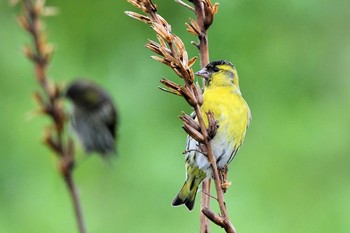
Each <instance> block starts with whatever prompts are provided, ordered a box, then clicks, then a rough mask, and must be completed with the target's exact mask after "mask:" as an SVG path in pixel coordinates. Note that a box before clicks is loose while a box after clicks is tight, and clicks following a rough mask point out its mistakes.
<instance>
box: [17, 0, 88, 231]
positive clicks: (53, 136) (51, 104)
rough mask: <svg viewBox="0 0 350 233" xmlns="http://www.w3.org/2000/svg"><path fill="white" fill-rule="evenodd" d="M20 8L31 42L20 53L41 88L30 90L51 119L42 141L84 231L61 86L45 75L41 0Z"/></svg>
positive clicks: (47, 49) (47, 53)
mask: <svg viewBox="0 0 350 233" xmlns="http://www.w3.org/2000/svg"><path fill="white" fill-rule="evenodd" d="M22 4H23V10H22V14H21V15H20V16H19V17H18V21H19V23H20V25H21V26H22V27H23V29H24V30H26V31H27V32H28V33H29V35H30V36H31V38H32V44H33V45H32V46H26V47H25V48H24V53H25V55H26V57H27V58H28V59H29V60H31V61H32V62H33V64H34V70H35V75H36V80H37V83H38V85H39V87H40V88H41V91H40V92H39V91H36V92H34V98H35V100H36V101H37V103H38V105H39V108H40V109H39V112H40V113H41V114H42V115H45V116H46V117H48V118H50V119H51V124H50V125H49V126H48V127H46V129H45V136H44V143H45V144H46V146H47V147H48V148H50V149H51V150H52V151H53V152H54V154H55V155H56V157H57V158H58V159H59V163H60V174H61V176H62V177H63V179H64V181H65V183H66V185H67V189H68V192H69V194H70V196H71V199H72V204H73V208H74V211H75V216H76V221H77V225H78V228H79V232H80V233H86V228H85V224H84V220H83V216H82V211H81V206H80V200H79V196H78V192H77V188H76V185H75V183H74V180H73V170H74V145H73V141H72V139H71V138H69V137H65V131H64V129H65V125H66V123H67V121H66V119H67V117H66V115H67V114H66V112H65V111H64V108H63V104H62V101H61V96H62V95H63V93H62V90H61V89H60V87H59V86H58V85H56V84H55V83H54V82H53V81H51V80H50V79H49V78H48V75H47V67H48V65H49V62H50V58H51V57H52V54H53V47H52V46H51V45H49V44H48V43H47V42H46V36H45V33H44V30H43V26H42V24H43V22H42V20H41V17H42V16H43V14H44V12H45V1H43V0H22Z"/></svg>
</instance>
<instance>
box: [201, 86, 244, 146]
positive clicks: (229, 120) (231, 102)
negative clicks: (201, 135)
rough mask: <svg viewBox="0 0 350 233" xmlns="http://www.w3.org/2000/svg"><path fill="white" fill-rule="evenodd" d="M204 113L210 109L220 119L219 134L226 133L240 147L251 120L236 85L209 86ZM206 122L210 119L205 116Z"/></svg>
mask: <svg viewBox="0 0 350 233" xmlns="http://www.w3.org/2000/svg"><path fill="white" fill-rule="evenodd" d="M203 98H204V101H203V105H202V107H201V111H202V115H203V116H206V115H205V113H206V112H208V111H209V110H210V111H212V112H213V113H214V116H215V119H216V120H217V121H218V124H219V129H218V131H217V134H222V133H224V134H226V135H225V138H226V139H227V140H232V142H233V145H234V147H236V148H237V147H239V146H240V145H241V143H242V141H243V139H244V136H245V132H246V129H247V127H248V125H249V121H250V110H249V107H248V105H247V103H246V102H245V100H244V99H243V97H242V96H241V94H240V92H239V90H237V89H235V88H234V86H216V87H215V86H214V87H207V88H206V89H205V91H204V93H203ZM204 120H205V124H206V125H208V120H207V119H206V117H204Z"/></svg>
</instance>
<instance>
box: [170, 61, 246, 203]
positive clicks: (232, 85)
mask: <svg viewBox="0 0 350 233" xmlns="http://www.w3.org/2000/svg"><path fill="white" fill-rule="evenodd" d="M197 74H198V75H200V76H202V77H204V78H205V80H206V85H205V88H204V93H203V99H204V101H203V105H202V106H201V112H202V115H203V116H205V113H206V112H208V111H212V112H213V113H214V116H215V119H216V120H217V121H218V125H219V128H218V130H217V133H216V135H215V136H214V138H213V139H212V140H211V141H210V144H211V147H212V150H213V153H214V156H215V158H216V163H217V167H218V168H219V169H220V168H224V167H225V165H226V164H229V163H230V162H231V160H232V159H233V158H234V156H235V154H236V153H237V151H238V149H239V147H240V146H241V144H242V142H243V139H244V136H245V133H246V129H247V127H248V126H249V123H250V119H251V114H250V110H249V107H248V105H247V103H246V102H245V100H244V99H243V97H242V95H241V92H240V90H239V84H238V75H237V71H236V69H235V68H234V67H233V65H232V64H231V63H229V62H227V61H215V62H212V63H209V64H208V65H207V66H206V67H205V68H204V69H202V70H201V71H199V72H197ZM204 121H205V124H206V125H207V124H208V122H207V119H206V118H204ZM186 150H187V151H188V152H187V154H186V173H187V179H186V181H185V183H184V185H183V187H182V189H181V190H180V192H179V194H178V195H177V196H176V197H175V199H174V201H173V205H174V206H177V205H181V204H185V205H186V206H187V208H188V209H189V210H192V209H193V206H194V201H195V197H196V193H197V189H198V186H199V184H200V183H201V182H202V181H203V180H204V178H205V177H208V178H212V177H213V174H212V169H211V166H210V163H209V162H208V159H207V158H206V156H205V155H203V154H202V153H200V152H199V151H200V148H198V142H197V141H195V140H194V139H193V138H191V137H188V138H187V149H186Z"/></svg>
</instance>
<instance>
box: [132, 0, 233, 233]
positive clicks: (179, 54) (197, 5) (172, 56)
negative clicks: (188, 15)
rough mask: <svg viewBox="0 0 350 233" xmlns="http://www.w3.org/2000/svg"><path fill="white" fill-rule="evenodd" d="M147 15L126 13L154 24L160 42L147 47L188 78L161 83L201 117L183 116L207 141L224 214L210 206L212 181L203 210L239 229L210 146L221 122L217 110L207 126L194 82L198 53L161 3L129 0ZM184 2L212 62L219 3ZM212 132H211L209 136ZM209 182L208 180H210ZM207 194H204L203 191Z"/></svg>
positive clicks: (204, 225)
mask: <svg viewBox="0 0 350 233" xmlns="http://www.w3.org/2000/svg"><path fill="white" fill-rule="evenodd" d="M127 1H128V2H129V3H131V4H133V5H134V6H136V7H137V8H139V9H140V10H142V11H143V12H144V13H145V14H146V15H142V14H138V13H135V12H131V11H126V12H125V13H126V14H127V15H128V16H130V17H132V18H134V19H137V20H139V21H141V22H144V23H146V24H149V25H151V28H152V29H153V30H154V31H155V32H156V35H157V39H158V42H155V41H152V40H149V42H148V43H147V44H146V47H147V48H149V49H150V50H152V51H153V52H155V53H156V54H158V55H159V56H152V58H153V59H155V60H156V61H159V62H161V63H163V64H165V65H167V66H169V67H170V68H171V69H173V71H174V72H175V73H176V74H177V75H178V76H179V77H180V78H181V79H182V80H183V81H184V85H183V86H182V85H179V84H177V83H174V82H172V81H170V80H167V79H164V78H163V79H161V83H162V84H163V85H164V86H165V87H166V88H161V89H162V90H165V91H167V92H169V93H172V94H175V95H179V96H182V97H183V98H184V99H185V100H186V101H187V102H188V104H189V105H191V106H192V107H193V108H194V111H195V113H196V116H197V119H198V122H197V121H191V120H190V117H189V116H188V115H186V114H185V113H183V115H182V116H181V117H180V118H181V119H182V121H183V124H184V125H183V128H184V130H185V131H186V132H187V133H188V134H189V135H190V136H191V137H192V138H194V139H195V140H196V141H198V143H199V144H202V145H204V147H205V154H206V155H207V157H208V160H209V162H210V164H211V167H212V169H213V174H214V181H215V188H216V192H217V200H218V204H219V207H220V212H221V215H220V216H219V215H216V214H214V213H213V212H212V211H211V210H210V209H209V195H208V194H209V191H210V188H209V187H210V186H208V183H206V184H204V186H205V192H206V195H207V198H206V199H205V200H204V201H202V206H201V207H202V213H203V214H204V215H205V216H206V217H207V218H208V219H210V220H211V221H213V222H214V223H215V224H217V225H219V226H221V227H222V228H224V229H225V231H226V232H229V233H235V232H236V231H235V229H234V227H233V225H232V224H231V222H230V220H229V218H228V214H227V209H226V205H225V200H224V194H223V190H222V188H221V181H220V176H219V173H218V169H217V166H216V160H215V156H214V154H213V151H212V149H211V146H210V139H211V138H210V136H213V135H215V132H213V129H214V131H215V129H216V128H217V122H216V121H215V119H214V115H213V113H211V112H209V113H207V115H208V116H207V117H208V128H207V127H206V126H205V123H204V119H203V116H202V113H201V109H200V106H201V105H202V103H203V97H202V93H201V90H200V87H199V85H198V84H196V83H194V73H193V70H192V68H191V66H192V65H193V64H194V62H195V61H196V57H194V58H192V59H188V54H187V51H186V49H185V46H184V43H183V42H182V40H181V39H180V38H179V37H178V36H177V35H175V34H174V33H172V32H171V26H170V25H169V24H168V22H167V21H166V20H165V19H164V18H163V17H161V16H160V15H159V14H158V13H157V6H156V5H155V4H153V3H152V1H151V0H127ZM177 2H178V3H180V4H181V5H183V6H185V7H187V8H189V9H191V10H193V11H194V12H195V14H196V17H197V21H195V20H192V19H191V20H190V23H188V24H187V26H188V29H187V30H188V31H189V32H191V33H192V34H194V35H196V36H197V37H198V38H199V44H197V43H193V44H195V45H196V46H197V48H198V49H199V51H200V55H201V65H202V67H203V66H205V65H207V64H208V63H209V52H208V40H207V29H208V28H209V26H210V25H211V24H212V22H213V18H214V15H215V13H216V12H217V9H218V4H214V5H212V4H211V2H210V0H190V2H192V3H193V5H194V7H192V6H189V5H188V4H186V3H184V2H182V1H181V0H177ZM209 135H210V136H209ZM206 182H207V181H206ZM202 196H204V195H202ZM203 232H209V224H208V222H207V221H206V219H205V218H204V216H202V218H201V233H203Z"/></svg>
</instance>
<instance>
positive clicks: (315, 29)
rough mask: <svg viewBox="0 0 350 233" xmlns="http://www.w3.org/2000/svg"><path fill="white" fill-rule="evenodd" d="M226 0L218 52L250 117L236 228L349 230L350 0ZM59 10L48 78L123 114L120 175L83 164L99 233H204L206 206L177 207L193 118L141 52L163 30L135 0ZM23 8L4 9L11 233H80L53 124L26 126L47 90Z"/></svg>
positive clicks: (233, 211) (234, 210)
mask: <svg viewBox="0 0 350 233" xmlns="http://www.w3.org/2000/svg"><path fill="white" fill-rule="evenodd" d="M155 2H156V3H158V5H159V12H160V14H161V15H162V16H164V17H165V18H166V19H167V20H168V21H169V23H171V24H172V28H173V31H174V32H175V33H176V34H178V35H180V36H181V37H182V39H183V40H184V42H185V43H186V45H187V49H188V51H189V54H190V56H197V55H198V54H197V51H196V50H195V49H194V48H193V46H191V45H190V41H191V40H196V39H195V38H193V37H192V36H191V35H190V34H188V33H187V32H186V31H185V25H184V23H185V22H186V21H187V20H188V18H189V17H193V15H192V14H191V12H190V11H188V10H187V9H185V8H183V7H180V6H179V5H178V4H176V3H175V2H174V1H172V0H168V1H165V0H162V1H160V0H159V1H155ZM219 2H220V5H221V6H220V9H219V13H218V14H217V16H216V18H215V22H214V24H213V26H212V28H211V29H210V32H209V43H210V57H211V59H212V60H214V59H227V60H230V61H232V62H234V63H235V65H236V67H237V69H238V72H239V75H240V85H241V90H242V92H243V94H244V97H245V99H246V100H247V102H248V103H249V105H250V107H251V110H252V113H253V121H252V124H251V127H250V128H249V131H248V133H247V137H246V140H245V143H244V145H243V147H242V148H241V150H240V153H239V154H238V156H237V157H236V159H235V160H234V161H233V163H232V164H231V170H230V173H229V180H231V181H232V186H231V188H230V189H229V191H228V192H227V194H226V201H227V205H228V210H229V215H230V217H231V219H232V222H233V223H234V225H235V227H236V228H237V230H238V232H240V233H256V232H268V233H280V232H283V233H289V232H290V233H292V232H293V233H294V232H305V233H306V232H318V233H323V232H338V233H340V232H342V233H346V232H350V222H349V219H350V182H349V181H350V156H349V152H350V144H349V143H350V141H349V139H350V136H349V129H350V108H349V107H350V105H349V100H350V82H349V74H350V27H349V22H350V14H349V9H350V2H349V1H347V0H337V1H316V0H308V1H302V0H291V1H277V0H271V1H260V0H248V1H243V0H234V1H231V0H221V1H219ZM48 5H50V6H57V7H58V8H59V10H60V13H59V15H58V16H57V17H49V18H46V19H45V22H46V27H47V32H48V35H49V41H50V42H52V43H53V44H54V45H55V46H56V52H55V55H54V57H53V60H52V63H51V66H50V69H49V74H50V77H52V78H53V79H54V80H55V81H57V82H59V83H62V84H64V83H67V82H69V81H70V80H72V79H73V78H74V77H78V76H84V77H89V78H91V79H93V80H95V81H96V82H98V83H100V84H101V85H102V86H104V87H105V88H106V89H108V90H109V91H110V93H111V94H112V95H113V97H114V99H115V102H116V103H117V106H118V109H119V113H120V118H121V124H120V128H119V135H120V137H119V140H118V147H119V157H118V158H116V159H115V160H114V161H113V162H112V165H111V166H109V165H108V164H106V163H104V162H103V161H102V160H101V159H100V158H98V157H97V156H91V157H88V158H85V157H84V155H83V154H82V152H81V151H80V152H79V155H78V156H79V161H80V162H79V166H78V168H77V170H76V172H75V178H76V181H77V184H78V187H79V191H80V197H81V201H82V205H83V212H84V215H85V218H86V223H87V228H88V232H89V233H100V232H104V233H107V232H198V231H199V220H198V218H199V217H198V216H199V199H197V203H196V207H195V209H194V211H192V212H188V211H187V210H186V209H185V208H184V207H180V208H173V207H171V205H170V203H171V201H172V199H173V197H174V196H175V194H176V193H177V192H178V190H179V189H180V187H181V185H182V184H183V181H184V177H185V174H184V161H183V155H182V154H181V152H182V151H183V150H184V145H185V137H186V135H185V133H184V132H183V131H182V129H181V122H180V120H179V119H178V118H177V115H179V114H180V112H181V111H186V112H188V113H189V112H191V109H190V108H189V107H188V106H187V105H186V104H185V103H184V101H183V100H182V99H180V98H178V97H175V96H172V95H169V94H166V93H164V92H161V91H160V90H158V86H159V85H160V83H159V79H160V77H161V76H165V77H168V78H170V79H172V80H174V81H179V79H178V78H177V77H176V76H175V75H174V74H173V73H172V72H171V70H170V69H169V68H167V67H165V66H164V65H161V64H159V63H157V62H155V61H153V60H152V59H150V55H153V54H152V52H150V51H148V50H147V49H146V48H145V47H144V44H145V43H146V42H147V38H151V39H155V36H154V33H153V32H152V30H151V29H150V28H149V27H148V26H147V25H144V24H142V23H140V22H137V21H135V20H133V19H131V18H128V17H127V16H125V15H124V13H123V12H124V11H125V10H135V8H134V7H133V6H132V5H130V4H128V3H127V2H125V1H120V0H114V1H112V0H105V1H93V0H88V1H82V0H75V1H58V0H55V1H48ZM18 13H19V7H16V8H11V7H10V6H9V4H8V2H7V1H5V0H0V29H1V30H0V61H1V62H0V79H1V85H0V112H1V124H0V132H1V134H0V232H1V233H22V232H36V233H40V232H50V233H55V232H77V230H76V225H75V221H74V215H73V211H72V207H71V202H70V199H69V196H68V193H67V191H66V187H65V184H64V183H63V182H62V179H61V177H60V176H59V175H58V172H57V161H56V159H55V157H54V156H53V154H52V153H51V152H50V151H49V150H48V149H47V148H46V147H45V146H43V144H42V142H41V141H42V136H43V128H44V126H45V125H47V124H48V120H47V119H45V118H42V117H34V118H31V117H29V116H30V115H31V112H32V111H33V110H35V109H36V108H37V106H36V104H35V102H34V101H33V100H32V98H31V96H32V93H33V91H35V90H37V89H38V87H37V84H36V82H35V79H34V72H33V66H32V64H31V63H30V62H29V61H28V60H27V59H25V58H24V56H23V55H22V46H23V44H28V43H29V42H30V40H29V37H28V35H27V34H26V33H25V32H24V31H23V30H21V29H20V28H19V26H18V25H17V23H16V18H15V17H16V15H17V14H18ZM194 69H195V70H198V69H199V65H198V63H197V64H195V66H194ZM213 203H214V202H213ZM213 209H214V210H215V211H217V210H218V209H217V207H216V205H214V204H213ZM211 228H212V232H223V230H222V229H220V228H218V227H216V226H214V225H212V227H211Z"/></svg>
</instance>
